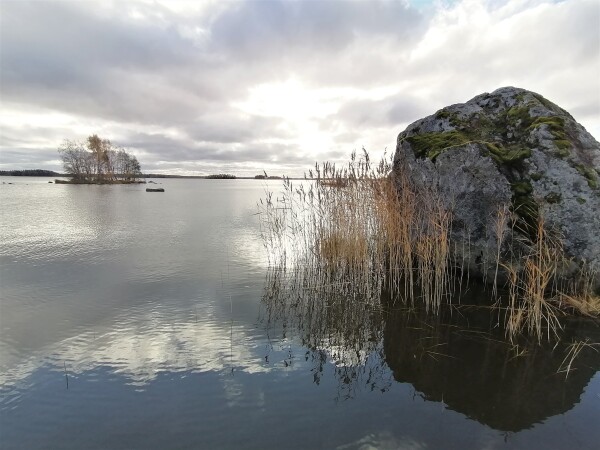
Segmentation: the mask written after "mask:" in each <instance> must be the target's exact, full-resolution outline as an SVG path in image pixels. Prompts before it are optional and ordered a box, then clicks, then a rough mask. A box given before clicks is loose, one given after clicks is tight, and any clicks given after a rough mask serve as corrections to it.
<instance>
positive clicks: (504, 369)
mask: <svg viewBox="0 0 600 450" xmlns="http://www.w3.org/2000/svg"><path fill="white" fill-rule="evenodd" d="M353 275H356V274H353ZM382 293H383V294H382ZM484 295H487V294H485V293H484V292H477V291H476V290H475V288H473V289H471V291H470V295H465V294H464V293H463V295H462V297H461V298H462V302H463V304H462V305H459V306H453V307H451V308H450V307H448V308H442V309H441V310H440V313H439V314H438V315H432V314H429V313H428V312H427V311H426V308H425V307H422V308H416V307H407V306H404V305H400V303H399V302H396V303H394V302H393V301H392V300H391V296H390V295H388V294H386V293H385V289H384V286H383V285H382V284H381V282H380V281H378V280H376V279H374V278H369V277H368V275H367V274H366V275H365V277H364V279H361V280H356V279H354V278H350V277H349V276H346V277H344V275H343V273H339V272H332V271H329V270H328V269H327V268H326V267H321V268H315V267H304V268H294V269H293V270H287V271H286V270H285V269H284V268H279V269H272V270H271V271H270V272H269V273H268V276H267V279H266V288H265V294H264V297H263V306H264V318H263V319H264V321H265V323H266V325H267V330H269V331H270V332H273V331H274V330H278V331H281V333H282V336H281V337H282V338H286V339H298V340H299V342H300V343H301V344H302V346H303V347H304V350H302V351H306V353H305V355H304V357H305V359H306V360H307V361H309V362H311V363H312V367H311V368H310V373H311V376H312V377H313V381H314V382H315V383H316V384H319V383H320V382H321V381H322V380H323V377H325V376H330V375H329V374H331V373H333V376H334V377H335V378H336V380H337V383H338V385H339V398H340V399H348V398H352V397H354V396H355V395H356V394H357V392H358V391H361V390H365V389H366V390H381V391H382V392H385V391H387V390H388V389H389V388H390V387H391V385H392V384H393V383H394V381H396V382H399V383H410V384H411V385H412V386H413V387H414V389H415V391H417V392H418V393H419V395H420V396H421V397H422V398H423V399H424V400H426V401H435V402H442V403H443V404H444V405H445V406H446V407H447V408H448V409H451V410H453V411H456V412H459V413H461V414H464V415H466V416H467V417H469V418H471V419H474V420H476V421H478V422H480V423H483V424H485V425H487V426H489V427H491V428H493V429H496V430H500V431H509V432H516V431H519V430H523V429H526V428H530V427H532V426H533V425H534V424H536V423H539V422H542V421H544V420H545V419H546V418H548V417H551V416H554V415H557V414H562V413H565V412H566V411H569V410H570V409H572V408H573V407H574V406H575V405H576V404H577V403H579V401H580V398H581V395H582V393H583V391H584V389H585V388H586V386H587V385H588V383H589V382H590V380H591V379H592V377H593V376H594V375H595V374H596V372H597V371H598V370H599V369H600V351H599V350H600V349H599V348H598V345H597V344H595V343H596V342H600V330H599V329H598V327H597V325H595V324H594V322H593V321H585V320H577V321H575V320H573V321H571V322H568V323H566V325H565V330H564V334H563V339H562V340H561V342H560V343H558V344H555V345H550V344H546V345H540V344H539V343H538V342H536V341H532V342H528V341H527V340H525V339H523V340H522V341H521V342H520V343H519V345H514V344H511V343H510V342H508V341H506V339H505V338H504V334H503V333H504V331H503V329H502V327H499V326H497V321H496V320H491V319H490V317H491V316H490V313H489V307H486V306H483V305H478V303H479V302H478V298H481V297H482V296H484ZM481 303H485V302H483V301H481ZM290 357H292V355H291V356H290ZM328 364H331V365H332V366H333V370H332V371H328V370H325V368H326V366H327V365H328Z"/></svg>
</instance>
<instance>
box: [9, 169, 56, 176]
mask: <svg viewBox="0 0 600 450" xmlns="http://www.w3.org/2000/svg"><path fill="white" fill-rule="evenodd" d="M62 176H64V175H63V174H61V173H58V172H54V171H53V170H43V169H25V170H0V177H62Z"/></svg>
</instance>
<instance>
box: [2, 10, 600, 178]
mask: <svg viewBox="0 0 600 450" xmlns="http://www.w3.org/2000/svg"><path fill="white" fill-rule="evenodd" d="M412 5H414V7H413V6H412ZM1 17H2V18H1V19H0V20H2V23H1V24H0V39H1V42H2V52H1V56H0V58H1V60H0V62H1V67H0V69H1V74H0V89H1V98H2V114H1V115H0V133H1V134H0V136H1V141H0V167H2V168H8V167H10V168H36V167H40V163H41V162H47V161H51V160H54V159H56V153H55V148H56V147H57V146H58V144H59V143H60V142H61V141H62V139H63V138H72V139H73V138H83V137H85V136H86V135H87V134H89V133H91V132H97V133H99V134H101V135H102V136H103V137H107V138H110V139H112V140H113V141H115V142H116V143H118V144H120V145H123V146H125V147H128V148H129V149H130V150H131V151H132V152H134V153H136V154H138V155H140V156H142V155H143V156H144V157H143V158H140V159H141V161H142V164H143V168H144V169H145V170H146V171H160V170H163V171H173V172H178V173H184V172H188V173H189V172H195V173H207V172H213V171H218V172H221V171H225V169H232V170H233V169H235V170H240V172H239V174H241V175H243V174H253V173H254V172H255V171H257V170H258V171H260V169H261V168H267V169H269V170H270V171H272V170H276V171H277V168H278V167H279V168H280V169H282V170H283V169H285V170H286V171H287V173H289V174H301V173H302V172H303V171H304V170H305V169H306V163H307V162H308V161H310V160H311V159H320V160H323V159H327V158H334V159H335V158H339V155H340V154H349V153H350V152H351V151H352V150H353V149H356V148H360V147H361V146H365V147H367V148H368V149H369V150H371V151H376V152H377V151H381V150H383V148H384V147H388V150H391V149H393V146H394V144H395V137H396V135H397V134H398V133H399V132H400V131H402V130H403V129H404V128H405V127H406V125H408V124H409V123H410V122H412V121H414V120H417V119H419V118H420V117H422V116H424V115H427V114H431V113H433V112H435V111H436V110H437V109H439V108H441V107H443V106H446V105H448V104H452V103H458V102H465V101H467V100H469V99H470V98H472V97H474V96H475V95H477V94H480V93H482V92H485V91H487V92H490V91H492V90H494V89H496V88H498V87H501V86H505V85H513V86H518V87H523V88H526V89H531V90H533V91H536V92H539V93H540V94H542V95H543V96H545V97H546V98H548V99H550V100H551V101H553V102H555V103H557V104H559V105H560V106H562V107H564V108H565V109H567V110H568V111H570V112H572V113H573V115H574V116H575V118H576V119H577V120H579V121H580V122H581V123H582V124H583V125H584V126H585V127H586V128H587V129H588V130H589V131H590V132H592V134H594V135H595V136H597V137H598V136H600V83H599V82H598V79H600V35H599V34H598V29H600V10H599V8H598V5H597V3H596V2H595V1H594V0H566V1H563V2H551V1H544V0H530V1H525V0H512V1H511V0H509V1H496V0H494V1H486V0H463V1H458V2H449V3H448V2H436V3H432V4H429V5H424V4H423V3H422V2H408V3H402V2H391V1H381V2H336V1H329V2H328V1H320V2H301V1H291V2H285V1H282V2H276V1H267V2H237V3H236V2H217V1H206V2H200V3H196V2H154V1H138V2H101V3H98V4H90V3H89V2H85V3H50V2H41V3H40V2H34V3H28V2H4V3H3V4H2V14H1ZM58 118H60V120H59V119H58ZM57 120H58V122H57ZM16 166H18V167H16ZM47 168H53V169H60V168H59V167H47Z"/></svg>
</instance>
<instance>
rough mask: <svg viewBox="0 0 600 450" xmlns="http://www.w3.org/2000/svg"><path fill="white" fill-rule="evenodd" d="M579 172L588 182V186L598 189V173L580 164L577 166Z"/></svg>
mask: <svg viewBox="0 0 600 450" xmlns="http://www.w3.org/2000/svg"><path fill="white" fill-rule="evenodd" d="M575 168H576V169H577V171H578V172H579V173H580V174H581V175H583V176H584V177H585V179H586V180H587V183H588V186H589V187H591V188H592V189H597V188H598V175H596V171H595V170H594V169H591V168H589V167H586V166H584V165H581V164H578V165H577V166H575Z"/></svg>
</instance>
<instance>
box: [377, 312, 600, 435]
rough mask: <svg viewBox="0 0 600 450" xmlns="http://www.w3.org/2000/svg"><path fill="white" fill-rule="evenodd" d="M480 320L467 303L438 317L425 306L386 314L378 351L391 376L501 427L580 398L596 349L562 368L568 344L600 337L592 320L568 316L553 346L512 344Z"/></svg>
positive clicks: (525, 422)
mask: <svg viewBox="0 0 600 450" xmlns="http://www.w3.org/2000/svg"><path fill="white" fill-rule="evenodd" d="M486 321H489V312H488V311H484V312H481V311H480V310H477V309H474V310H469V308H461V309H460V310H457V311H454V312H453V314H452V316H451V315H450V311H449V310H446V311H443V312H442V313H441V314H440V316H439V317H436V318H433V317H430V316H427V315H425V314H424V313H423V311H410V312H407V311H392V312H390V314H388V315H387V317H386V324H385V331H384V352H385V360H386V363H387V364H388V366H389V367H390V369H391V370H392V371H393V374H394V379H395V380H396V381H398V382H405V383H406V382H407V383H411V384H412V385H413V386H414V387H415V389H417V390H418V391H419V392H421V393H422V395H423V396H424V398H425V399H427V400H431V401H438V402H443V403H445V404H446V405H447V407H448V408H450V409H452V410H454V411H458V412H461V413H463V414H465V415H466V416H468V417H470V418H473V419H476V420H477V421H479V422H481V423H483V424H485V425H488V426H490V427H492V428H494V429H496V430H502V431H519V430H521V429H524V428H529V427H531V426H532V425H533V424H535V423H539V422H542V421H543V420H544V419H546V418H548V417H550V416H554V415H557V414H561V413H564V412H566V411H568V410H570V409H571V408H573V406H574V405H575V404H577V403H579V401H580V398H581V395H582V393H583V391H584V389H585V387H586V386H587V385H588V383H589V382H590V380H591V378H592V377H593V376H594V374H595V373H596V372H597V371H598V370H599V369H600V352H598V351H597V350H596V349H594V348H593V347H589V346H586V347H584V348H583V349H582V351H581V352H580V353H579V354H578V355H577V357H576V358H575V360H574V361H573V364H572V366H571V367H570V370H569V371H568V373H566V372H565V370H564V369H565V367H566V365H567V362H568V356H569V355H568V353H569V346H568V343H569V342H573V341H578V340H579V339H586V338H590V337H591V338H595V339H594V342H600V339H599V338H600V330H599V329H598V326H597V325H595V324H593V323H591V322H585V321H581V322H573V323H571V324H569V326H568V329H567V330H565V333H564V335H563V341H561V342H560V343H559V344H558V345H556V346H553V347H550V346H548V345H543V346H539V345H536V344H532V345H525V346H521V347H519V348H516V347H513V346H511V345H509V344H508V343H507V342H506V341H505V340H504V336H503V334H502V333H498V332H494V330H493V329H492V330H491V331H490V329H489V323H486ZM482 323H483V324H484V326H482ZM565 358H567V361H566V360H565Z"/></svg>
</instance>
